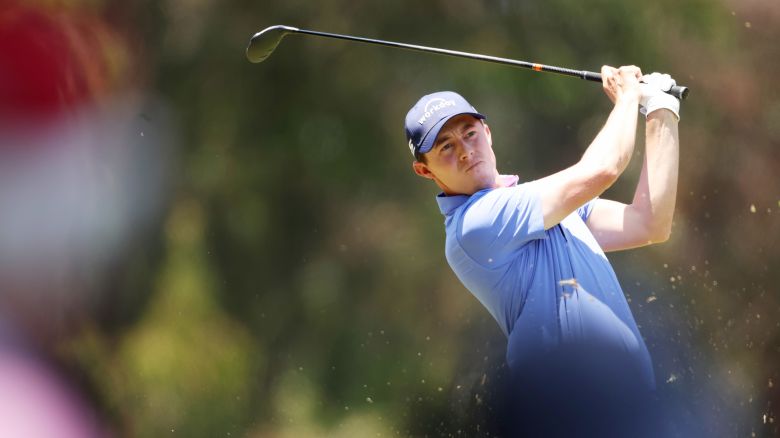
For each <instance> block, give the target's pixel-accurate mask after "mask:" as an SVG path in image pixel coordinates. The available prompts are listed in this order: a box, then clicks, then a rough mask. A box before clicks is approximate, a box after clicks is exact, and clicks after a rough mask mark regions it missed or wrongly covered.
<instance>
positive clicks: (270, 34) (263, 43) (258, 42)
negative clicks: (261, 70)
mask: <svg viewBox="0 0 780 438" xmlns="http://www.w3.org/2000/svg"><path fill="white" fill-rule="evenodd" d="M297 31H298V29H297V28H295V27H290V26H283V25H277V26H271V27H267V28H265V29H263V30H261V31H260V32H257V33H256V34H254V35H253V36H252V39H250V40H249V46H247V48H246V58H247V59H248V60H249V62H253V63H258V62H263V61H265V59H266V58H268V57H269V56H271V53H273V51H274V49H276V46H278V45H279V42H280V41H282V38H284V36H285V35H287V34H288V33H293V32H297Z"/></svg>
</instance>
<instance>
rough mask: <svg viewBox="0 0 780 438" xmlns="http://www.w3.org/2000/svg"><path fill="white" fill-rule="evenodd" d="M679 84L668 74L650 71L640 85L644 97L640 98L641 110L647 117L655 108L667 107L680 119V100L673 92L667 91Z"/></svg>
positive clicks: (643, 77)
mask: <svg viewBox="0 0 780 438" xmlns="http://www.w3.org/2000/svg"><path fill="white" fill-rule="evenodd" d="M675 85H677V82H675V80H674V79H672V77H671V76H669V75H667V74H661V73H650V74H649V75H644V76H642V79H640V84H639V87H640V89H641V91H642V97H641V98H640V99H639V112H640V113H642V115H643V116H645V117H647V115H648V114H650V113H652V112H653V111H655V110H659V109H662V108H666V109H668V110H670V111H671V112H673V113H674V115H675V116H677V120H680V101H679V100H677V98H676V97H674V96H672V95H671V94H668V93H666V92H667V91H669V90H671V89H672V87H673V86H675Z"/></svg>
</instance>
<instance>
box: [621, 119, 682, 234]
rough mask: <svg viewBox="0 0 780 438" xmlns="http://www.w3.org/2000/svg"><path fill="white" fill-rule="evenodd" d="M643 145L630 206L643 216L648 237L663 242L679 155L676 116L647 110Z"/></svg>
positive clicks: (671, 209) (671, 210)
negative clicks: (643, 152)
mask: <svg viewBox="0 0 780 438" xmlns="http://www.w3.org/2000/svg"><path fill="white" fill-rule="evenodd" d="M645 148H646V151H645V160H644V164H643V166H642V174H641V176H640V177H639V183H638V184H637V188H636V192H635V193H634V201H633V203H632V208H634V209H636V210H637V211H638V212H639V213H640V215H641V217H642V218H643V219H644V222H645V227H646V229H647V232H648V234H649V236H648V240H652V241H663V240H666V239H667V238H668V237H669V233H670V232H671V227H672V218H673V215H674V206H675V201H676V198H677V178H678V167H679V156H680V148H679V137H678V131H677V118H676V117H675V116H674V114H672V112H671V111H668V110H658V111H654V112H652V113H650V115H649V116H648V118H647V125H646V127H645Z"/></svg>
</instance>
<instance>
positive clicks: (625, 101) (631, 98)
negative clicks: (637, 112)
mask: <svg viewBox="0 0 780 438" xmlns="http://www.w3.org/2000/svg"><path fill="white" fill-rule="evenodd" d="M637 105H639V95H638V94H621V95H620V96H618V97H617V99H615V106H624V107H632V108H634V107H636V106H637Z"/></svg>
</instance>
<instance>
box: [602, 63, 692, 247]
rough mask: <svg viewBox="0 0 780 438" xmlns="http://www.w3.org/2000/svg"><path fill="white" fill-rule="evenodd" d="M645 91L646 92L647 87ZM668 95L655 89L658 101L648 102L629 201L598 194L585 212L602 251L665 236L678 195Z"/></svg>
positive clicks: (674, 108)
mask: <svg viewBox="0 0 780 438" xmlns="http://www.w3.org/2000/svg"><path fill="white" fill-rule="evenodd" d="M651 76H652V75H651ZM667 77H668V76H667ZM644 91H645V94H646V92H647V90H644ZM650 91H651V94H652V90H650ZM666 96H669V95H662V94H659V99H660V100H661V102H660V104H658V103H656V104H653V103H652V102H651V103H650V105H648V108H647V109H649V111H650V112H649V113H648V114H647V125H646V128H645V148H646V151H645V159H644V164H643V165H642V173H641V175H640V177H639V183H638V184H637V187H636V191H635V192H634V199H633V201H632V202H631V204H630V205H626V204H623V203H620V202H616V201H609V200H605V199H599V200H598V201H596V203H595V205H594V206H593V210H592V212H591V214H590V216H589V217H588V222H587V224H588V228H590V230H591V232H592V233H593V235H594V236H595V237H596V241H598V243H599V245H601V247H602V249H603V250H604V251H617V250H621V249H628V248H635V247H639V246H643V245H648V244H652V243H658V242H663V241H665V240H667V239H668V238H669V234H670V232H671V228H672V216H673V214H674V206H675V200H676V197H677V173H678V167H679V166H678V165H679V137H678V132H677V123H678V120H679V117H678V115H677V114H678V112H679V102H677V101H676V100H675V101H671V100H667V99H669V98H668V97H666ZM643 99H645V100H646V98H643ZM671 99H674V98H673V97H671ZM646 111H647V110H646Z"/></svg>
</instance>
